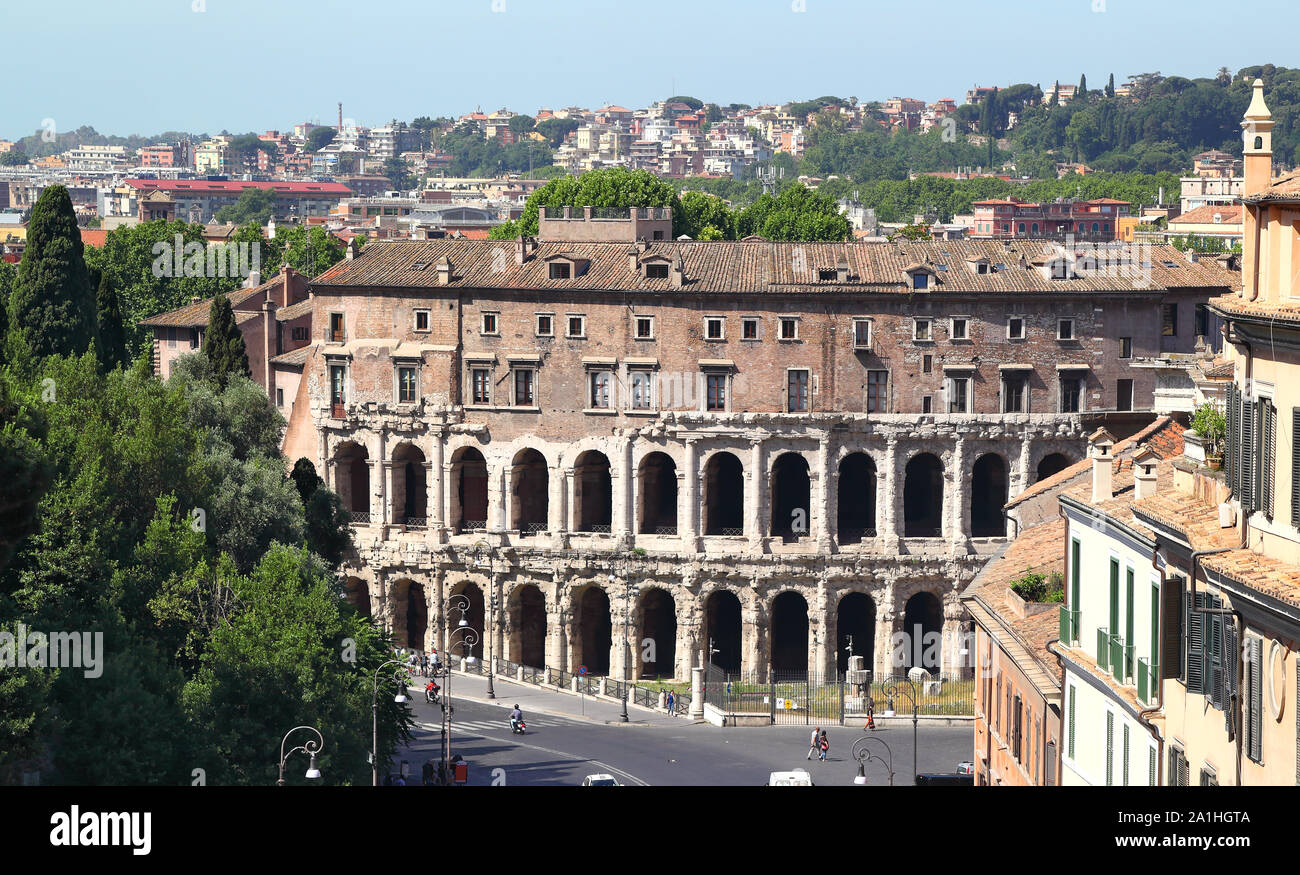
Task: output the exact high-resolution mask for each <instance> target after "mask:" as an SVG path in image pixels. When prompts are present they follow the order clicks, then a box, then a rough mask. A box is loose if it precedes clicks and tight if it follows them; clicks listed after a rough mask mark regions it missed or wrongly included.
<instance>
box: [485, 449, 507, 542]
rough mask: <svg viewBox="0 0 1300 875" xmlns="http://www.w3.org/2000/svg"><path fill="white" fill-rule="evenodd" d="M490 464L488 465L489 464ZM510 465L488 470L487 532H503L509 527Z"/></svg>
mask: <svg viewBox="0 0 1300 875" xmlns="http://www.w3.org/2000/svg"><path fill="white" fill-rule="evenodd" d="M489 464H490V463H489ZM509 497H510V463H509V462H505V463H502V464H501V465H500V467H498V468H496V469H493V468H488V530H489V531H492V532H503V531H505V530H506V528H507V527H509V525H510V507H509V504H508V499H509Z"/></svg>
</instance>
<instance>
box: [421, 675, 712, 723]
mask: <svg viewBox="0 0 1300 875" xmlns="http://www.w3.org/2000/svg"><path fill="white" fill-rule="evenodd" d="M492 685H493V688H494V689H495V691H496V695H497V697H496V699H495V700H493V699H489V698H488V697H487V686H488V683H487V678H486V677H481V676H479V675H474V674H462V673H461V672H454V673H453V674H452V676H451V698H452V701H453V702H454V701H455V700H457V699H467V700H469V701H472V702H480V703H482V704H485V705H500V706H501V707H502V708H505V709H506V710H509V709H510V706H511V705H514V704H516V703H518V705H519V709H520V710H521V711H523V712H524V714H525V715H528V714H532V713H537V714H550V715H552V716H555V717H569V718H573V719H576V720H587V721H589V722H592V723H607V724H611V725H615V726H618V725H627V726H671V727H675V728H679V729H680V728H682V727H685V726H690V725H692V722H693V721H691V720H689V719H688V718H686V717H670V716H668V714H667V713H666V712H664V711H651V710H650V709H648V708H642V707H639V706H637V705H633V704H632V703H631V702H628V705H627V719H628V722H627V723H626V724H623V722H622V721H621V720H620V719H619V714H620V713H621V711H622V707H623V706H622V705H621V704H620V703H618V702H609V701H606V700H603V699H597V698H593V697H591V696H576V695H574V694H572V693H563V692H560V691H558V690H554V689H549V688H547V687H541V686H537V685H535V684H521V683H518V682H517V681H514V680H511V679H507V678H502V677H500V676H497V677H496V678H494V679H493V683H492ZM409 689H411V690H414V691H415V694H418V695H420V696H423V695H424V681H422V680H419V678H418V676H417V679H416V682H414V683H412V684H411V685H410V686H409ZM443 692H444V693H445V692H446V689H445V687H444V690H443Z"/></svg>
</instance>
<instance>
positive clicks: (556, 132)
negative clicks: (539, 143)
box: [535, 118, 578, 149]
mask: <svg viewBox="0 0 1300 875" xmlns="http://www.w3.org/2000/svg"><path fill="white" fill-rule="evenodd" d="M535 128H536V130H537V133H539V134H541V135H542V136H544V137H545V138H546V139H547V140H549V141H550V143H551V147H552V148H556V149H558V148H559V146H560V144H561V143H563V142H564V138H565V137H567V136H568V135H569V134H571V133H573V132H574V131H576V130H577V129H578V120H577V119H576V118H547V119H542V120H541V121H540V122H537V124H536V126H535Z"/></svg>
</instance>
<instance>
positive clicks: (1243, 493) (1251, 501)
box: [1237, 399, 1259, 516]
mask: <svg viewBox="0 0 1300 875" xmlns="http://www.w3.org/2000/svg"><path fill="white" fill-rule="evenodd" d="M1240 431H1241V443H1240V444H1239V446H1240V448H1241V453H1240V455H1239V456H1238V463H1239V464H1238V466H1237V467H1238V468H1239V473H1238V475H1237V480H1238V484H1239V486H1240V489H1239V490H1238V492H1237V494H1238V497H1239V498H1240V500H1241V512H1242V514H1243V515H1245V516H1250V514H1251V512H1252V511H1254V509H1255V466H1256V464H1257V463H1258V459H1259V455H1258V453H1257V451H1256V450H1255V405H1254V404H1252V403H1251V402H1249V401H1246V400H1245V399H1243V400H1242V402H1241V426H1240Z"/></svg>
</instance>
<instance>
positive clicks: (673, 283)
mask: <svg viewBox="0 0 1300 875" xmlns="http://www.w3.org/2000/svg"><path fill="white" fill-rule="evenodd" d="M685 279H686V273H685V271H683V270H682V257H681V255H680V254H679V255H676V256H674V257H673V263H672V265H671V266H670V267H669V268H668V288H670V289H680V288H681V287H682V282H683V281H684V280H685Z"/></svg>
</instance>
